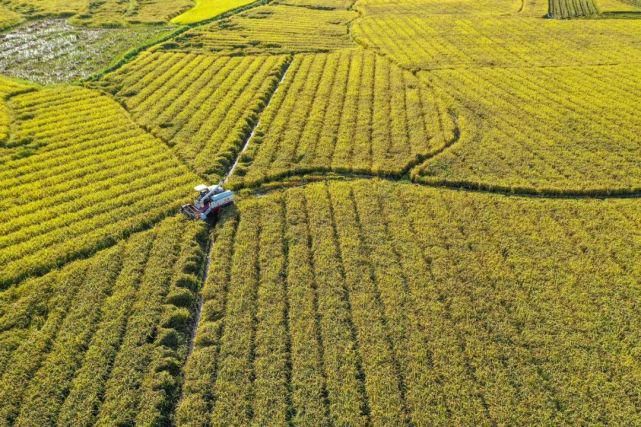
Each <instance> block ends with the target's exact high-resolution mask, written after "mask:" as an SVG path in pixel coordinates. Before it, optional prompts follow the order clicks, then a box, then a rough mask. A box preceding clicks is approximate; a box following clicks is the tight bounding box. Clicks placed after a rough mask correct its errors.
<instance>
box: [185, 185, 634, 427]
mask: <svg viewBox="0 0 641 427" xmlns="http://www.w3.org/2000/svg"><path fill="white" fill-rule="evenodd" d="M238 208H239V212H240V213H239V215H238V216H234V215H231V216H230V217H228V218H227V219H225V220H223V221H222V222H221V223H219V224H218V225H217V227H216V231H215V240H214V241H215V246H214V250H213V253H212V264H211V268H210V271H209V275H208V281H207V282H206V284H205V287H204V290H203V296H204V299H205V303H204V306H203V312H202V317H201V321H200V323H199V325H198V331H197V334H196V347H195V350H194V352H193V353H192V356H191V357H190V359H189V361H188V362H187V365H186V368H185V378H186V383H185V386H184V395H183V398H182V401H181V403H180V404H179V407H178V411H177V422H178V424H185V425H187V424H190V425H201V424H206V423H208V422H211V423H212V424H215V425H250V424H256V425H265V424H285V423H286V422H287V421H291V422H293V423H294V424H305V425H328V424H335V425H362V424H366V423H367V422H368V421H371V423H372V424H373V425H391V424H405V423H407V424H410V423H411V424H413V425H443V424H454V425H483V424H496V425H530V424H548V423H549V424H592V423H599V422H603V423H606V424H607V423H617V421H618V420H626V422H630V423H632V424H636V423H639V422H641V408H639V402H638V399H637V391H638V390H639V388H640V387H641V376H640V375H639V373H640V372H641V365H640V363H639V360H638V357H639V347H638V343H639V331H638V328H637V327H636V325H637V324H638V323H639V322H641V314H640V312H639V310H638V300H639V298H640V297H641V288H640V287H639V283H638V278H639V274H640V273H641V271H640V270H639V266H641V260H640V259H639V254H641V241H640V240H639V238H638V234H639V231H640V230H639V223H638V221H637V220H636V218H638V217H639V215H640V214H641V207H639V204H638V203H637V202H636V201H634V200H610V201H590V200H549V199H548V200H545V199H526V198H515V197H504V196H494V195H482V194H470V193H462V192H455V191H450V190H435V189H428V188H424V187H419V186H412V185H408V184H393V183H389V182H384V181H371V180H367V181H365V180H363V181H354V182H351V183H329V184H326V183H321V184H313V185H309V186H306V187H303V188H295V189H289V190H286V191H282V192H274V193H271V194H269V195H267V196H266V197H262V198H258V199H256V198H253V199H247V200H243V201H242V202H240V203H239V205H238ZM604 235H607V236H609V237H608V239H607V241H606V240H604V239H603V236H604ZM596 367H598V369H597V368H596Z"/></svg>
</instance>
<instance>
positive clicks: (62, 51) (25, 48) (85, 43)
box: [0, 19, 168, 84]
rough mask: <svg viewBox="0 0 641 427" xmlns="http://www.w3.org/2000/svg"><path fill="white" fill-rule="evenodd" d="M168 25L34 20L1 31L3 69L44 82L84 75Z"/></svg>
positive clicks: (156, 34)
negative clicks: (91, 25) (99, 25)
mask: <svg viewBox="0 0 641 427" xmlns="http://www.w3.org/2000/svg"><path fill="white" fill-rule="evenodd" d="M167 31H168V29H167V27H161V26H153V27H152V26H137V27H130V28H84V27H76V26H73V25H71V24H69V23H68V22H67V21H66V20H64V19H45V20H40V21H32V22H29V23H26V24H24V25H21V26H19V27H16V28H14V29H13V30H11V31H8V32H5V33H2V34H0V73H2V74H6V75H10V76H13V77H18V78H22V79H26V80H31V81H35V82H38V83H42V84H48V83H60V82H68V81H74V80H79V79H83V78H85V77H88V76H89V75H91V74H93V73H95V72H96V71H99V70H101V69H102V68H105V67H107V66H108V65H109V64H110V63H111V62H112V61H114V60H115V59H116V58H118V57H119V56H120V55H122V54H123V53H124V52H126V51H127V50H129V49H131V48H132V47H135V46H138V45H140V44H142V43H144V42H145V41H146V40H149V39H152V38H155V37H158V36H160V35H161V34H162V33H164V32H167Z"/></svg>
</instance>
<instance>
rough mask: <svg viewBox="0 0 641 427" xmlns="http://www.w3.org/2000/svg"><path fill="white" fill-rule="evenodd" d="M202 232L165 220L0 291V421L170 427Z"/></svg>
mask: <svg viewBox="0 0 641 427" xmlns="http://www.w3.org/2000/svg"><path fill="white" fill-rule="evenodd" d="M204 231H205V228H204V227H203V226H202V225H200V224H196V223H187V222H186V221H185V220H183V219H179V218H171V219H169V220H166V221H164V222H162V223H161V224H160V225H158V226H157V227H155V228H153V229H152V230H151V231H147V232H143V233H139V234H135V235H133V236H132V237H131V238H129V239H128V240H127V241H126V242H122V243H120V244H118V245H117V246H115V247H113V248H110V249H107V250H105V251H102V252H100V253H98V254H97V255H95V256H93V257H91V258H90V259H87V260H82V261H77V262H74V263H71V264H69V265H67V266H65V267H64V268H62V269H60V270H59V271H55V272H52V273H50V274H47V275H45V276H43V277H40V278H37V279H29V280H27V281H25V282H23V283H21V284H20V285H18V286H15V287H13V288H11V289H8V290H5V291H3V292H0V423H2V424H3V425H13V424H15V425H54V424H57V425H94V424H100V425H117V424H118V425H133V424H134V423H136V424H138V425H160V424H166V423H167V422H168V420H169V416H170V412H171V408H172V407H173V405H174V404H175V400H176V398H177V392H178V390H179V386H180V375H179V369H180V367H181V365H182V364H183V361H184V358H185V356H186V352H187V349H188V339H189V336H190V335H189V330H190V328H189V326H190V324H191V323H192V322H193V319H194V312H195V308H196V293H197V291H198V288H199V285H200V269H201V265H202V261H203V259H204V251H203V249H204V237H205V236H204V234H205V233H204Z"/></svg>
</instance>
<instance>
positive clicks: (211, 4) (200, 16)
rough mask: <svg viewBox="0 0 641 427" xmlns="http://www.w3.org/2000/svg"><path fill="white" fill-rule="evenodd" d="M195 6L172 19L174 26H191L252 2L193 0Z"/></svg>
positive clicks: (247, 0) (242, 0)
mask: <svg viewBox="0 0 641 427" xmlns="http://www.w3.org/2000/svg"><path fill="white" fill-rule="evenodd" d="M194 1H195V2H196V5H195V6H194V7H193V8H191V9H189V10H188V11H186V12H185V13H182V14H181V15H179V16H177V17H175V18H174V19H172V21H171V22H173V23H175V24H193V23H195V22H200V21H204V20H207V19H211V18H215V17H216V16H218V15H221V14H223V13H225V12H229V11H230V10H233V9H236V8H239V7H242V6H246V5H248V4H250V3H252V2H253V1H254V0H194Z"/></svg>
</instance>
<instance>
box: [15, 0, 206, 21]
mask: <svg viewBox="0 0 641 427" xmlns="http://www.w3.org/2000/svg"><path fill="white" fill-rule="evenodd" d="M192 5H193V1H192V0H3V6H4V7H6V8H7V9H10V10H12V11H14V12H15V13H17V14H20V15H22V16H23V17H25V18H32V19H33V18H42V17H67V16H71V17H72V21H73V22H75V23H79V24H86V25H91V26H100V25H107V26H127V25H130V24H137V23H145V24H158V23H164V22H168V21H169V20H170V19H171V18H173V17H174V16H176V15H178V14H180V13H181V12H184V11H185V10H187V9H189V7H191V6H192Z"/></svg>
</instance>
